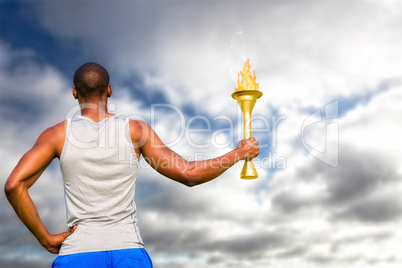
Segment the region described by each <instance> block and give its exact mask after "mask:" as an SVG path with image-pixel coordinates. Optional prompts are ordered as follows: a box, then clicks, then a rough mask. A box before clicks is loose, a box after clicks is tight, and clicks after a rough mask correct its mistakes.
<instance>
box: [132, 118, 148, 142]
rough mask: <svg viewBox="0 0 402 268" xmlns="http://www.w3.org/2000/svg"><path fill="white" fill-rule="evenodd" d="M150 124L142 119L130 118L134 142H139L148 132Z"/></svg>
mask: <svg viewBox="0 0 402 268" xmlns="http://www.w3.org/2000/svg"><path fill="white" fill-rule="evenodd" d="M148 128H149V125H148V124H147V123H146V122H144V121H141V120H133V119H130V134H131V139H132V140H133V142H139V141H140V140H141V139H142V138H143V137H144V134H145V133H146V132H147V129H148Z"/></svg>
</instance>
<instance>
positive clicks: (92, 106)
mask: <svg viewBox="0 0 402 268" xmlns="http://www.w3.org/2000/svg"><path fill="white" fill-rule="evenodd" d="M79 103H80V107H81V115H82V116H85V117H89V118H91V119H92V120H93V121H95V122H99V121H101V120H103V119H104V118H105V117H109V116H113V114H111V113H109V112H108V111H107V99H106V100H92V101H85V100H82V99H81V100H79Z"/></svg>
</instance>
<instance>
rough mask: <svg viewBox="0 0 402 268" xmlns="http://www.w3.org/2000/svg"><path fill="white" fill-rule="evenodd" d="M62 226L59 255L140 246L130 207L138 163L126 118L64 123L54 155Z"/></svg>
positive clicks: (134, 216) (132, 210)
mask: <svg viewBox="0 0 402 268" xmlns="http://www.w3.org/2000/svg"><path fill="white" fill-rule="evenodd" d="M60 167H61V171H62V173H63V179H64V195H65V202H66V212H67V224H68V226H69V227H72V226H74V225H77V229H76V230H75V232H74V233H73V234H72V235H70V236H69V237H67V239H66V240H65V241H64V242H63V244H62V246H61V249H60V252H59V255H68V254H74V253H82V252H94V251H107V250H118V249H127V248H140V247H143V242H142V239H141V236H140V233H139V230H138V227H137V217H136V205H135V202H134V193H135V183H136V178H137V169H138V159H137V156H136V154H135V151H134V147H133V144H132V142H131V137H130V128H129V118H125V117H124V116H121V115H115V116H112V117H106V118H105V119H103V120H102V121H100V122H98V123H97V122H94V121H92V119H90V118H88V117H84V116H77V117H73V118H71V119H67V125H66V138H65V141H64V146H63V151H62V153H61V156H60Z"/></svg>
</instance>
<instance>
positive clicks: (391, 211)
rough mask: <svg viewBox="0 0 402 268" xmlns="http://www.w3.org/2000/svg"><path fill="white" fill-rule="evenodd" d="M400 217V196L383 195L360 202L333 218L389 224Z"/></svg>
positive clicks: (401, 207)
mask: <svg viewBox="0 0 402 268" xmlns="http://www.w3.org/2000/svg"><path fill="white" fill-rule="evenodd" d="M401 216H402V201H401V197H400V195H394V196H391V195H385V196H381V197H375V198H367V199H363V200H360V201H358V202H356V203H354V204H352V205H351V206H349V207H347V208H346V209H344V210H343V211H341V212H338V213H336V214H335V215H334V216H333V218H334V219H335V220H336V219H338V218H345V219H351V220H355V221H362V222H373V223H381V222H389V221H393V220H397V219H399V218H401Z"/></svg>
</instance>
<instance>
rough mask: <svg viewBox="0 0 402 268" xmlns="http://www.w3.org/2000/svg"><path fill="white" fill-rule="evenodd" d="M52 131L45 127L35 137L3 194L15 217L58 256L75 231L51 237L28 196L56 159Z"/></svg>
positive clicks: (55, 145)
mask: <svg viewBox="0 0 402 268" xmlns="http://www.w3.org/2000/svg"><path fill="white" fill-rule="evenodd" d="M55 131H56V130H55V129H54V127H53V128H49V129H47V130H46V131H45V132H43V133H42V135H41V136H40V137H39V138H38V140H37V141H36V143H35V145H34V146H33V147H32V149H31V150H29V151H28V152H27V153H26V154H25V155H24V156H23V157H22V158H21V160H20V161H19V162H18V164H17V166H16V167H15V168H14V170H13V171H12V173H11V175H10V176H9V178H8V180H7V182H6V184H5V187H4V191H5V193H6V196H7V199H8V200H9V202H10V204H11V205H12V207H13V208H14V210H15V212H16V213H17V215H18V217H19V218H20V219H21V221H22V222H23V223H24V224H25V225H26V226H27V228H28V229H29V230H30V231H31V232H32V234H33V235H34V236H35V237H36V238H37V239H38V241H39V243H40V244H41V245H42V246H43V247H44V248H46V249H47V250H48V251H49V252H51V253H58V252H59V248H60V245H61V243H62V242H63V241H64V240H65V239H66V238H67V236H69V235H70V234H71V233H72V232H74V230H75V229H72V230H70V231H68V232H65V233H61V234H58V235H51V234H49V232H48V231H47V230H46V228H45V226H44V225H43V223H42V221H41V219H40V217H39V214H38V211H37V209H36V207H35V205H34V203H33V201H32V199H31V197H30V196H29V193H28V189H29V188H30V187H31V186H32V185H33V184H34V183H35V182H36V181H37V179H38V178H39V177H40V175H41V174H42V173H43V171H45V169H46V168H47V167H48V166H49V164H50V163H51V162H52V160H53V159H54V158H55V157H56V156H57V154H58V152H57V144H55V139H56V138H57V135H56V134H57V133H55Z"/></svg>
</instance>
